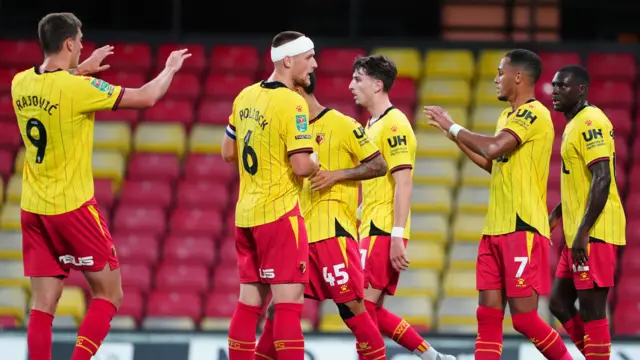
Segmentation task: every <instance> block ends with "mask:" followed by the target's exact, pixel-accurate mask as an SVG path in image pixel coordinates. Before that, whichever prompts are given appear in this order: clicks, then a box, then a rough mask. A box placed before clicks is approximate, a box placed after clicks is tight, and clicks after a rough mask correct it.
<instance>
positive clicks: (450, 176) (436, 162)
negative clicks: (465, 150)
mask: <svg viewBox="0 0 640 360" xmlns="http://www.w3.org/2000/svg"><path fill="white" fill-rule="evenodd" d="M413 180H414V182H415V183H416V184H430V185H445V186H448V187H453V186H454V185H455V184H456V182H457V181H458V166H457V164H456V161H455V160H453V159H424V158H416V166H415V167H414V170H413Z"/></svg>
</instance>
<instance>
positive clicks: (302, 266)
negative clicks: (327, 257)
mask: <svg viewBox="0 0 640 360" xmlns="http://www.w3.org/2000/svg"><path fill="white" fill-rule="evenodd" d="M305 271H307V262H306V261H300V272H302V273H303V274H304V273H305Z"/></svg>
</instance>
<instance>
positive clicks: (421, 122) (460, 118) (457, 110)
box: [414, 103, 469, 134]
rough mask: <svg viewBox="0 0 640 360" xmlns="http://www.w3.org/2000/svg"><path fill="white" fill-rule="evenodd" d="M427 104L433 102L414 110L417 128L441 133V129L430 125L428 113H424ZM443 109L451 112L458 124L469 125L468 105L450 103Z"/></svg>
mask: <svg viewBox="0 0 640 360" xmlns="http://www.w3.org/2000/svg"><path fill="white" fill-rule="evenodd" d="M427 105H432V104H428V103H425V104H420V105H418V106H417V107H416V110H415V112H414V122H415V124H416V128H417V130H420V131H431V132H437V133H440V134H441V132H440V129H438V128H436V127H434V126H431V125H429V119H428V118H427V116H426V115H424V107H425V106H427ZM443 109H445V110H446V111H447V112H448V113H449V115H450V116H451V118H452V119H453V121H455V122H456V124H460V125H462V126H464V127H468V126H469V112H468V109H467V107H466V106H456V105H448V106H444V107H443Z"/></svg>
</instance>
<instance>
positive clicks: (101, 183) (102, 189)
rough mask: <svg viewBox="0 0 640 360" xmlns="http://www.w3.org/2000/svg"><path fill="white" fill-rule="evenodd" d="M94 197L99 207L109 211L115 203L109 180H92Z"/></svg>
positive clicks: (111, 184)
mask: <svg viewBox="0 0 640 360" xmlns="http://www.w3.org/2000/svg"><path fill="white" fill-rule="evenodd" d="M93 189H94V197H95V198H96V201H97V202H98V204H100V206H102V207H104V208H105V209H107V210H110V209H111V207H112V206H113V202H114V201H115V196H114V194H113V183H112V182H111V180H105V179H94V180H93Z"/></svg>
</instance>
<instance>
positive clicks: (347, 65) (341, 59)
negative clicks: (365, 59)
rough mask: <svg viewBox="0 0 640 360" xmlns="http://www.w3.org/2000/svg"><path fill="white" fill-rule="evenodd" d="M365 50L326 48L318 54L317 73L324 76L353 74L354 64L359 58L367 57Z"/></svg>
mask: <svg viewBox="0 0 640 360" xmlns="http://www.w3.org/2000/svg"><path fill="white" fill-rule="evenodd" d="M366 54H367V52H366V51H365V50H364V49H358V48H324V49H322V50H320V51H319V52H318V55H317V56H316V57H317V59H318V63H319V64H320V66H318V70H317V73H318V74H323V75H345V76H351V74H352V73H353V62H354V61H355V60H356V58H358V56H361V55H366Z"/></svg>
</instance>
